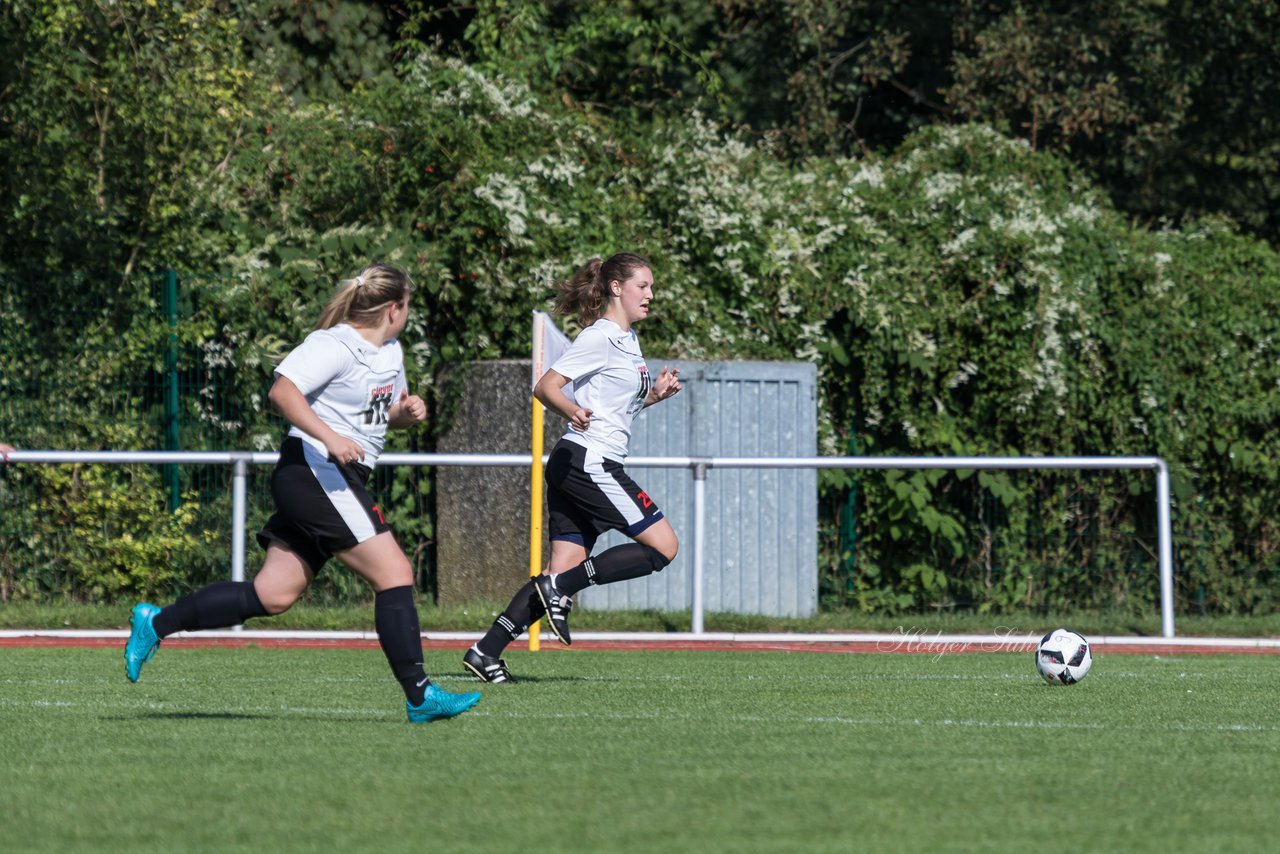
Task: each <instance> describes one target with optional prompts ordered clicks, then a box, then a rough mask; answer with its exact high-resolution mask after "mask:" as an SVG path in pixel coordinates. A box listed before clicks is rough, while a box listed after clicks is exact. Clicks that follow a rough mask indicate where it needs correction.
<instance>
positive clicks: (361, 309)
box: [316, 264, 413, 329]
mask: <svg viewBox="0 0 1280 854" xmlns="http://www.w3.org/2000/svg"><path fill="white" fill-rule="evenodd" d="M412 290H413V280H412V279H410V278H409V274H408V273H406V272H405V271H404V270H401V269H400V268H399V267H392V266H390V265H389V264H371V265H369V266H368V267H365V268H364V269H363V270H361V271H360V273H359V274H358V275H357V276H356V277H355V278H353V279H343V280H342V281H341V282H339V283H338V289H337V290H336V291H334V294H333V296H331V297H330V298H329V302H327V303H326V304H325V307H324V311H322V312H320V319H319V320H318V321H316V329H329V328H330V327H333V326H337V325H338V324H339V323H342V322H343V321H344V320H346V321H350V322H351V323H352V324H353V325H355V326H377V325H378V322H379V321H380V320H381V315H382V312H383V311H385V310H386V309H387V307H388V306H389V305H391V304H392V303H398V302H401V301H403V300H404V298H405V297H406V296H407V295H408V294H409V293H410V292H411V291H412Z"/></svg>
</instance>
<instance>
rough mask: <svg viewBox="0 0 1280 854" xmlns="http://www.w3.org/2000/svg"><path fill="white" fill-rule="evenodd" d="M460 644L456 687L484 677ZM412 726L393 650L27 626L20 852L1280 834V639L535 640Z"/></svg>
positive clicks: (8, 784) (847, 847)
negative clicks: (1166, 652)
mask: <svg viewBox="0 0 1280 854" xmlns="http://www.w3.org/2000/svg"><path fill="white" fill-rule="evenodd" d="M459 656H460V653H459V652H458V651H452V650H449V651H439V650H432V651H429V652H428V653H427V669H428V672H431V673H433V674H435V675H436V679H437V681H438V682H439V683H441V684H442V685H443V686H444V687H447V688H453V689H457V688H462V687H469V688H475V687H477V683H476V682H474V681H473V680H470V679H467V678H465V677H464V676H463V672H462V667H461V664H460V661H459ZM508 660H509V662H510V664H511V666H512V669H513V671H515V673H516V674H517V676H522V677H524V678H523V681H522V682H521V683H520V684H516V685H506V686H484V687H482V688H480V690H482V692H483V694H484V699H483V700H482V701H481V703H480V705H479V706H478V707H477V708H476V709H475V710H474V711H473V712H472V713H469V714H467V715H465V716H463V717H461V718H458V719H456V720H453V721H445V722H440V723H435V724H430V725H426V726H412V725H409V724H407V723H406V722H405V720H404V712H403V701H402V699H401V698H400V697H399V689H398V687H397V686H396V685H395V683H394V682H393V681H392V679H391V678H390V674H389V672H388V671H387V668H386V664H385V662H384V661H383V659H382V656H381V654H380V653H378V652H377V651H376V650H317V649H311V650H289V649H268V648H260V647H247V648H235V649H228V648H220V649H219V648H209V649H205V648H200V649H162V650H161V651H160V652H159V653H158V654H157V656H156V658H155V660H154V661H152V662H151V663H150V664H149V665H147V667H146V669H145V670H144V672H143V677H142V681H141V682H139V683H138V684H136V685H131V684H128V683H127V682H126V681H125V679H124V675H123V668H122V665H121V656H120V650H118V649H0V721H3V726H4V732H3V736H4V737H3V739H0V775H2V776H0V840H2V842H0V848H3V850H5V851H6V852H19V851H59V852H65V851H84V850H99V851H126V850H127V851H130V852H138V851H161V850H164V851H248V850H254V851H268V850H270V851H374V850H377V851H432V852H439V851H445V852H448V851H467V852H475V851H517V850H523V851H593V852H596V851H635V852H641V851H644V852H649V851H664V852H683V851H690V852H701V851H734V852H738V851H746V852H749V851H777V852H784V851H785V852H797V851H841V852H849V851H871V852H879V851H903V852H908V851H909V852H926V851H927V852H935V851H984V852H985V851H1011V852H1012V851H1016V852H1026V851H1035V852H1053V851H1064V852H1065V851H1073V852H1075V851H1117V852H1137V851H1161V852H1163V851H1197V852H1201V851H1271V850H1274V849H1275V845H1276V843H1275V839H1274V834H1275V830H1274V811H1275V796H1274V792H1275V788H1274V787H1275V781H1276V779H1277V778H1280V704H1277V703H1276V689H1275V668H1276V659H1275V658H1274V657H1273V656H1248V655H1224V656H1186V657H1173V658H1168V657H1165V658H1157V657H1150V656H1146V657H1144V656H1137V655H1100V656H1099V657H1098V660H1097V661H1096V663H1095V665H1094V669H1093V672H1092V673H1091V674H1090V676H1089V677H1088V678H1087V679H1086V680H1085V681H1084V682H1083V683H1081V684H1080V685H1077V686H1073V687H1070V688H1064V687H1057V688H1054V687H1050V686H1047V685H1044V684H1043V683H1041V682H1040V681H1039V679H1038V677H1037V676H1036V675H1035V672H1034V668H1033V665H1032V661H1031V656H1030V654H1028V653H1018V654H1011V653H982V654H957V655H939V656H929V655H822V654H813V653H782V652H775V653H763V652H750V653H748V652H719V653H710V652H705V653H700V652H654V651H648V652H593V651H586V650H576V649H575V650H568V651H561V650H554V651H544V652H542V653H536V654H535V653H528V652H513V653H512V654H510V655H509V656H508Z"/></svg>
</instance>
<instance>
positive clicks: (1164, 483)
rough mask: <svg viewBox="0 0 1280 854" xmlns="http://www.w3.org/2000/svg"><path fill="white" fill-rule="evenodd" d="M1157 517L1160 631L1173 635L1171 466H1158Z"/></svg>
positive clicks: (1160, 464) (1160, 463) (1161, 462)
mask: <svg viewBox="0 0 1280 854" xmlns="http://www.w3.org/2000/svg"><path fill="white" fill-rule="evenodd" d="M1156 519H1157V525H1158V526H1159V531H1158V534H1157V544H1158V547H1159V550H1160V633H1161V635H1163V636H1164V637H1166V638H1171V637H1173V523H1172V521H1171V520H1170V510H1169V466H1168V465H1166V464H1165V461H1164V460H1160V461H1159V464H1158V465H1157V466H1156Z"/></svg>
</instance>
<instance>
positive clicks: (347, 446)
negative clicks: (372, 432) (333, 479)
mask: <svg viewBox="0 0 1280 854" xmlns="http://www.w3.org/2000/svg"><path fill="white" fill-rule="evenodd" d="M324 446H325V448H326V449H327V450H328V451H329V459H331V460H333V461H334V462H335V463H339V464H341V465H345V464H347V463H357V462H361V461H363V460H364V446H363V445H361V444H360V443H359V442H357V441H355V440H354V439H348V438H346V437H345V436H339V435H337V434H336V433H335V434H334V438H333V439H331V440H329V441H327V442H325V443H324Z"/></svg>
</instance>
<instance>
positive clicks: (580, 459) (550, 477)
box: [546, 439, 663, 554]
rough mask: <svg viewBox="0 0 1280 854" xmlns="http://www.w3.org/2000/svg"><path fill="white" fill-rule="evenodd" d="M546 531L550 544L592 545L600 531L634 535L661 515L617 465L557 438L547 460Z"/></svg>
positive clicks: (590, 547)
mask: <svg viewBox="0 0 1280 854" xmlns="http://www.w3.org/2000/svg"><path fill="white" fill-rule="evenodd" d="M546 481H547V515H548V523H547V527H548V530H549V532H550V535H551V539H553V540H567V541H569V542H571V543H577V544H578V545H581V546H583V547H584V548H586V550H587V553H588V554H590V553H591V549H592V548H594V547H595V544H596V540H597V539H599V537H600V535H601V534H603V533H605V532H606V531H621V532H622V533H624V534H626V535H627V536H628V537H635V536H636V535H637V534H639V533H640V532H641V531H643V530H644V529H645V528H648V527H649V526H650V525H652V524H653V523H654V522H657V521H658V520H659V519H661V518H663V517H662V511H661V510H659V509H658V505H657V504H655V503H654V501H653V499H652V498H650V497H649V496H648V495H647V494H646V493H645V491H644V490H643V489H641V488H640V486H639V484H637V483H636V482H635V481H634V480H632V479H631V478H629V477H628V476H627V473H626V472H625V471H624V470H623V468H622V463H620V462H618V461H616V460H611V459H608V458H607V457H604V456H602V455H601V454H599V453H597V452H596V451H592V450H589V449H588V448H586V447H584V446H582V445H579V444H578V443H577V442H571V441H568V440H566V439H561V440H560V441H559V442H557V443H556V446H555V447H554V448H552V449H551V455H550V457H549V458H548V459H547V476H546Z"/></svg>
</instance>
